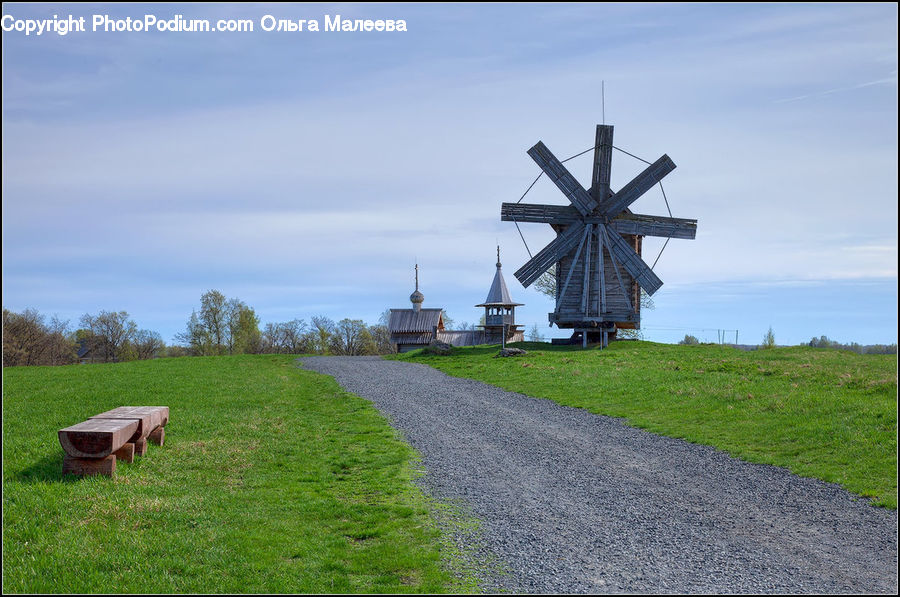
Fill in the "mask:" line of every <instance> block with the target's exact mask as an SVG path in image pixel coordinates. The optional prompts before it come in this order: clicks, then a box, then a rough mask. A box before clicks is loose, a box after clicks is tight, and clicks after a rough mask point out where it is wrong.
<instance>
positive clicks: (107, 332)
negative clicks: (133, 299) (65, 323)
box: [81, 311, 137, 363]
mask: <svg viewBox="0 0 900 597" xmlns="http://www.w3.org/2000/svg"><path fill="white" fill-rule="evenodd" d="M81 326H82V327H83V328H84V329H85V330H86V331H87V334H86V336H85V341H86V342H87V343H88V346H89V348H90V349H91V351H92V352H94V353H95V354H96V355H97V356H98V357H99V358H100V359H102V360H103V362H106V363H109V362H112V361H118V360H121V358H122V357H123V349H125V348H126V345H127V344H128V343H129V342H130V341H131V339H132V337H134V334H135V332H137V324H135V323H134V321H132V320H131V319H129V318H128V313H127V312H126V311H119V312H115V311H100V314H99V315H96V316H94V315H91V314H89V313H85V314H84V315H82V316H81Z"/></svg>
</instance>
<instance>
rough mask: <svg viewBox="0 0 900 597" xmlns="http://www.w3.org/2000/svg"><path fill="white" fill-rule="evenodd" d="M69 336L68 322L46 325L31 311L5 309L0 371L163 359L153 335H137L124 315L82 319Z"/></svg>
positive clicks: (146, 332) (157, 338)
mask: <svg viewBox="0 0 900 597" xmlns="http://www.w3.org/2000/svg"><path fill="white" fill-rule="evenodd" d="M79 323H80V325H81V327H80V328H78V329H77V330H74V331H73V330H72V329H71V327H70V326H69V322H68V321H62V320H60V319H59V318H57V317H55V316H54V317H52V318H51V319H50V321H47V320H46V318H45V317H44V316H43V315H41V314H40V313H39V312H38V311H36V310H35V309H25V310H24V311H23V312H22V313H14V312H12V311H10V310H9V309H6V308H5V307H4V308H3V366H4V367H11V366H17V365H69V364H71V363H75V362H78V360H79V359H81V360H85V361H91V362H102V363H110V362H116V361H133V360H137V359H152V358H154V357H157V356H163V353H164V351H165V348H166V345H165V343H164V342H163V340H162V337H161V336H160V335H159V334H158V333H156V332H154V331H151V330H144V329H138V326H137V324H136V323H135V322H134V321H133V320H132V319H131V318H130V317H129V316H128V313H127V312H125V311H118V312H116V311H100V313H99V314H97V315H91V314H90V313H85V314H84V315H83V316H82V317H81V319H80V320H79Z"/></svg>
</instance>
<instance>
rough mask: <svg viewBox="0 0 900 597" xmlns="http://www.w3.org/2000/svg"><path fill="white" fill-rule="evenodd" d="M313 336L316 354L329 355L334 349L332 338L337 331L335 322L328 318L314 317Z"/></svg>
mask: <svg viewBox="0 0 900 597" xmlns="http://www.w3.org/2000/svg"><path fill="white" fill-rule="evenodd" d="M312 325H313V332H314V333H313V335H312V339H313V342H314V346H315V352H317V353H319V354H329V352H330V351H331V348H332V341H331V336H332V334H334V331H335V324H334V321H332V320H331V319H329V318H328V317H325V316H321V315H314V316H313V318H312Z"/></svg>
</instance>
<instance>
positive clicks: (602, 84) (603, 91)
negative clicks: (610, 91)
mask: <svg viewBox="0 0 900 597" xmlns="http://www.w3.org/2000/svg"><path fill="white" fill-rule="evenodd" d="M605 83H606V82H605V81H603V80H601V81H600V106H601V107H600V110H601V114H602V116H603V124H606V89H605V87H606V85H605Z"/></svg>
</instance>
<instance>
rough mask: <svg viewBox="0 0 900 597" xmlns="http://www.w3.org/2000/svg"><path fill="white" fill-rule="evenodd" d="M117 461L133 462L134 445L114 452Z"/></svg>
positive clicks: (127, 445) (125, 446) (128, 445)
mask: <svg viewBox="0 0 900 597" xmlns="http://www.w3.org/2000/svg"><path fill="white" fill-rule="evenodd" d="M114 454H115V455H116V458H117V459H118V460H124V461H125V462H134V444H132V443H128V444H125V445H124V446H122V447H121V448H119V449H118V450H116V451H115V452H114Z"/></svg>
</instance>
